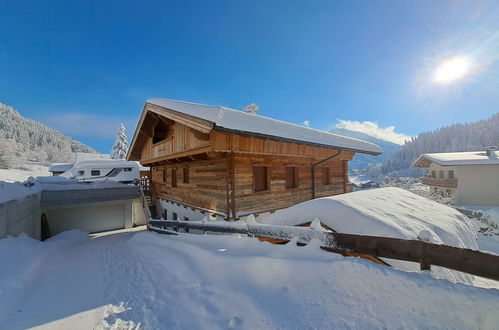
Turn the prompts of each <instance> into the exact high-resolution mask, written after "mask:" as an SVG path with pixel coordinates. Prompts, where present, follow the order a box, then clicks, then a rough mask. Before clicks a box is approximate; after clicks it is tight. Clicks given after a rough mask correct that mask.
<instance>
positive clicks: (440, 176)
mask: <svg viewBox="0 0 499 330" xmlns="http://www.w3.org/2000/svg"><path fill="white" fill-rule="evenodd" d="M438 174H439V178H440V179H443V178H444V171H442V170H441V171H439V173H438Z"/></svg>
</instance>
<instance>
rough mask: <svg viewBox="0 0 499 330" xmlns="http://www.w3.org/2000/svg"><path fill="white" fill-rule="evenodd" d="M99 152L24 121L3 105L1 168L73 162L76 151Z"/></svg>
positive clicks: (56, 132) (0, 111)
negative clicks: (30, 160)
mask: <svg viewBox="0 0 499 330" xmlns="http://www.w3.org/2000/svg"><path fill="white" fill-rule="evenodd" d="M77 151H79V152H88V153H95V152H96V151H95V150H94V149H92V148H90V147H88V146H86V145H84V144H82V143H80V142H78V141H75V140H73V139H71V138H70V137H68V136H65V135H63V134H62V133H61V132H59V131H56V130H54V129H51V128H49V127H47V126H45V125H43V124H42V123H39V122H37V121H34V120H31V119H26V118H24V117H23V116H22V115H21V114H20V113H19V112H18V111H16V110H14V108H12V107H9V106H6V105H4V104H1V103H0V165H1V164H3V161H2V159H3V160H4V161H5V160H6V161H7V164H4V165H3V166H4V167H5V166H10V167H15V166H19V165H21V164H23V163H24V162H25V161H26V159H33V160H36V161H38V162H44V163H52V162H71V161H73V160H74V155H73V153H74V152H77Z"/></svg>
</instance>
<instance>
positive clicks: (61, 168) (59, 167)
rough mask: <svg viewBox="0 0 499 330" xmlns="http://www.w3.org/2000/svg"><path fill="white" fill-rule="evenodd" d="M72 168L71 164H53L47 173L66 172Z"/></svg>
mask: <svg viewBox="0 0 499 330" xmlns="http://www.w3.org/2000/svg"><path fill="white" fill-rule="evenodd" d="M72 167H73V164H63V163H54V164H52V165H50V167H49V172H66V171H67V170H69V169H70V168H72Z"/></svg>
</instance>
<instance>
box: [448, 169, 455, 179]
mask: <svg viewBox="0 0 499 330" xmlns="http://www.w3.org/2000/svg"><path fill="white" fill-rule="evenodd" d="M451 173H452V174H451ZM447 174H448V175H449V179H455V177H454V170H449V171H448V173H447Z"/></svg>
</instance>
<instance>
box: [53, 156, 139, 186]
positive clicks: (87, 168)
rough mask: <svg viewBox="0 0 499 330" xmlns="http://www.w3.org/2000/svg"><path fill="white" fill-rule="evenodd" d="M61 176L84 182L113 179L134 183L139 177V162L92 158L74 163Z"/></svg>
mask: <svg viewBox="0 0 499 330" xmlns="http://www.w3.org/2000/svg"><path fill="white" fill-rule="evenodd" d="M61 176H65V177H67V178H70V179H76V180H78V181H83V182H93V181H103V180H111V181H118V182H123V183H132V182H134V181H136V180H138V179H139V177H140V173H139V164H138V163H137V162H134V161H126V160H122V159H92V160H84V161H80V162H78V163H76V164H74V166H73V168H71V169H70V170H68V171H66V172H64V173H63V174H62V175H61Z"/></svg>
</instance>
